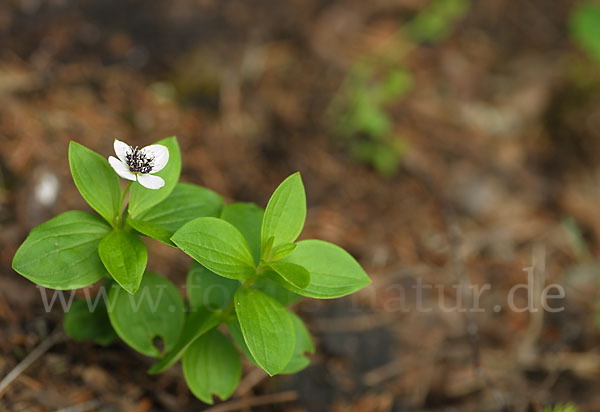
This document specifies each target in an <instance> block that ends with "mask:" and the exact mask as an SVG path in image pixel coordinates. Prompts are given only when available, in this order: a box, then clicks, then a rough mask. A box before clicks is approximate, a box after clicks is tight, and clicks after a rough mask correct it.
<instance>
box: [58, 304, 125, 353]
mask: <svg viewBox="0 0 600 412" xmlns="http://www.w3.org/2000/svg"><path fill="white" fill-rule="evenodd" d="M91 303H92V302H88V301H86V300H84V299H80V300H76V301H74V302H73V303H72V304H71V307H70V308H69V311H68V312H67V313H65V317H64V320H63V326H64V328H65V332H66V333H67V335H69V336H70V337H71V338H73V339H75V340H78V341H86V340H91V341H93V342H95V343H97V344H99V345H102V346H107V345H110V344H111V343H113V342H114V341H115V339H117V334H116V333H115V331H114V329H113V328H112V326H111V325H110V320H109V319H108V313H107V311H106V304H105V303H104V300H103V299H99V300H98V302H97V305H96V306H95V307H93V305H92V304H91Z"/></svg>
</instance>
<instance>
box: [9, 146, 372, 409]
mask: <svg viewBox="0 0 600 412" xmlns="http://www.w3.org/2000/svg"><path fill="white" fill-rule="evenodd" d="M115 151H116V153H117V157H118V158H115V157H112V156H111V157H110V158H109V161H108V162H107V161H106V159H105V158H103V157H102V156H100V155H99V154H97V153H95V152H93V151H91V150H90V149H87V148H85V147H84V146H82V145H80V144H78V143H75V142H72V143H71V145H70V147H69V164H70V168H71V173H72V175H73V179H74V181H75V184H76V186H77V188H78V189H79V192H80V193H81V195H82V196H83V198H84V199H85V200H86V201H87V202H88V204H89V205H90V206H91V207H92V208H93V209H94V210H95V211H96V212H98V214H99V215H100V216H98V215H95V214H91V213H88V212H83V211H69V212H65V213H63V214H61V215H59V216H57V217H55V218H53V219H51V220H49V221H48V222H46V223H43V224H42V225H40V226H38V227H36V228H34V229H33V230H32V231H31V233H30V234H29V236H28V237H27V239H26V240H25V241H24V243H23V244H22V245H21V247H20V248H19V249H18V250H17V252H16V254H15V256H14V259H13V268H14V269H15V270H16V271H17V272H18V273H20V274H21V275H22V276H24V277H26V278H27V279H29V280H31V281H32V282H34V283H36V284H38V285H41V286H43V287H47V288H52V289H59V290H69V289H77V288H84V287H86V286H88V285H91V284H93V283H96V282H97V281H99V280H101V279H103V284H102V286H101V287H100V288H99V292H98V294H97V295H95V296H94V297H90V296H88V294H87V293H88V292H89V290H88V289H85V290H84V291H85V292H86V297H87V298H86V299H85V300H77V301H75V302H74V303H73V305H72V306H71V308H70V310H69V311H68V312H67V313H66V316H65V320H64V326H65V330H66V332H67V333H68V334H69V335H70V336H72V337H73V338H75V339H78V340H93V341H95V342H97V343H99V344H102V345H107V344H110V343H111V342H112V341H114V339H115V338H116V337H117V336H118V337H119V338H121V339H122V340H123V341H124V342H125V343H127V344H128V345H129V346H131V347H132V348H133V349H135V350H136V351H138V352H140V353H142V354H144V355H147V356H151V357H155V358H156V362H155V363H154V365H153V366H152V367H151V368H150V370H149V372H150V373H153V374H154V373H160V372H162V371H164V370H166V369H167V368H169V367H170V366H172V365H173V364H175V363H176V362H177V361H178V360H180V359H181V360H182V363H183V371H184V376H185V379H186V382H187V384H188V386H189V388H190V390H191V391H192V392H193V393H194V394H195V395H196V396H197V397H198V398H199V399H201V400H203V401H204V402H207V403H212V402H213V394H214V395H217V396H218V397H220V398H221V399H225V398H227V397H229V396H230V395H231V394H232V393H233V391H234V389H235V387H236V386H237V384H238V382H239V379H240V375H241V361H240V356H239V354H238V351H237V349H236V347H235V346H234V343H233V342H235V344H236V345H237V346H238V348H239V349H240V350H241V351H242V352H243V354H244V355H245V356H246V357H247V358H248V359H249V360H250V361H251V362H253V363H254V364H256V365H257V366H259V367H260V368H262V369H264V370H265V371H266V372H267V373H268V374H269V375H275V374H282V373H294V372H297V371H299V370H301V369H303V368H304V367H306V366H307V365H308V363H309V360H308V358H307V357H306V354H307V353H312V352H314V350H315V348H314V345H313V343H312V341H311V338H310V335H309V333H308V331H307V329H306V326H305V325H304V324H303V322H302V321H301V320H300V318H299V317H298V316H296V315H295V314H294V313H293V312H291V311H290V310H289V309H288V308H286V306H288V305H290V304H291V303H293V302H296V301H297V300H298V299H300V298H301V297H302V296H308V297H311V298H317V299H331V298H337V297H341V296H345V295H348V294H351V293H353V292H356V291H357V290H359V289H361V288H363V287H364V286H365V285H367V284H368V283H369V282H370V280H369V278H368V276H367V275H366V273H365V272H364V270H363V269H362V268H361V266H360V265H359V264H358V263H357V262H356V260H354V258H353V257H352V256H351V255H350V254H348V253H347V252H346V251H344V250H343V249H342V248H340V247H338V246H336V245H333V244H331V243H328V242H324V241H321V240H301V241H296V240H297V238H298V236H299V235H300V232H301V231H302V228H303V226H304V221H305V218H306V199H305V192H304V186H303V183H302V179H301V177H300V174H299V173H295V174H293V175H291V176H289V177H288V178H287V179H285V180H284V181H283V182H282V183H281V185H280V186H279V187H278V188H277V189H276V190H275V192H274V193H273V195H272V196H271V199H270V200H269V202H268V204H267V207H266V209H265V210H263V209H261V208H260V207H258V206H256V205H254V204H249V203H231V204H228V205H225V204H224V203H223V199H222V198H221V196H219V195H217V194H216V193H214V192H212V191H211V190H208V189H206V188H203V187H200V186H196V185H193V184H189V183H181V182H178V180H179V175H180V171H181V154H180V150H179V146H178V143H177V140H176V139H175V138H174V137H172V138H168V139H164V140H161V141H159V142H158V143H157V144H155V145H151V146H148V147H146V148H142V149H139V150H138V149H137V148H132V147H130V146H128V145H126V144H124V143H123V142H119V141H118V140H116V141H115ZM111 166H112V168H111ZM115 172H116V173H115ZM117 174H118V175H119V176H121V177H123V178H125V179H128V180H129V182H128V184H127V186H126V187H125V189H124V190H121V184H120V181H119V179H118V176H117ZM128 194H129V197H128V199H129V200H128V203H127V204H126V201H127V195H128ZM142 236H146V237H149V238H153V239H155V240H158V241H160V242H163V243H165V244H167V245H169V246H171V247H174V248H178V249H179V250H181V251H182V252H184V253H185V254H187V255H189V256H191V257H192V258H193V259H194V260H195V262H194V263H193V264H192V266H191V268H190V270H189V273H188V277H187V303H186V302H185V301H184V299H183V297H182V296H181V295H180V293H179V291H178V289H177V287H176V286H175V285H174V284H173V283H171V282H170V281H169V280H168V279H166V278H165V277H162V276H159V275H158V274H155V273H151V272H148V271H147V270H146V264H147V261H148V253H147V250H146V246H145V244H144V243H143V242H142V240H141V237H142ZM186 306H187V307H189V308H190V310H189V311H187V310H186ZM226 330H229V333H228V334H229V335H230V337H231V338H232V339H230V338H229V337H228V336H227V335H226V334H225V333H224V332H225V331H226ZM232 340H233V342H232Z"/></svg>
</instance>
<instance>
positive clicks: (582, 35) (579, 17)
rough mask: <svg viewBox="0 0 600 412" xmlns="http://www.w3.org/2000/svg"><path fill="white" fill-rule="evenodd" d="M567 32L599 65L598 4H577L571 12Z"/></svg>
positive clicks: (599, 21)
mask: <svg viewBox="0 0 600 412" xmlns="http://www.w3.org/2000/svg"><path fill="white" fill-rule="evenodd" d="M569 31H570V33H571V37H572V38H573V39H574V40H575V42H577V44H578V45H579V46H580V47H581V48H582V49H583V50H584V51H585V52H586V53H587V54H588V55H589V56H590V57H591V58H592V59H594V60H595V61H596V62H597V63H600V3H598V2H593V1H588V2H583V3H580V4H578V5H577V6H576V7H575V8H574V9H573V11H572V12H571V15H570V19H569Z"/></svg>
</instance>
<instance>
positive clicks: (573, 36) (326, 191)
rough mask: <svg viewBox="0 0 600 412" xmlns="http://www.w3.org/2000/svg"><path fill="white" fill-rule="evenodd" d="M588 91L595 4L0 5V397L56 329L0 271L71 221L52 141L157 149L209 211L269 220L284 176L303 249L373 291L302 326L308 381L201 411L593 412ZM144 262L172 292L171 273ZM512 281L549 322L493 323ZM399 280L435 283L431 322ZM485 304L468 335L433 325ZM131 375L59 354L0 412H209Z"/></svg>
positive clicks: (121, 363)
mask: <svg viewBox="0 0 600 412" xmlns="http://www.w3.org/2000/svg"><path fill="white" fill-rule="evenodd" d="M599 92H600V4H599V3H597V2H577V1H574V0H552V1H548V0H519V1H516V0H371V1H363V0H288V1H275V0H252V1H249V0H170V1H169V0H145V1H142V0H96V1H94V0H2V1H1V2H0V148H1V150H0V225H1V230H0V376H4V375H6V374H7V373H8V372H9V371H10V370H11V369H12V368H13V367H15V365H17V364H18V362H19V361H21V360H22V359H23V358H24V357H25V356H26V355H27V354H29V353H31V351H32V350H34V348H35V347H36V346H38V345H39V344H40V342H43V341H44V339H45V338H46V337H47V336H48V335H50V334H51V333H52V331H53V330H54V329H55V328H60V327H61V326H60V321H61V318H62V311H61V310H60V308H57V310H54V311H52V312H51V313H49V314H48V313H46V312H45V311H44V306H43V302H42V299H41V296H40V291H39V290H38V289H37V288H36V287H35V285H34V284H32V283H30V282H28V281H27V280H25V279H24V278H22V277H20V276H19V275H17V274H16V273H15V272H13V271H12V269H11V261H12V256H13V254H14V252H15V251H16V249H17V247H18V245H19V244H20V243H21V242H22V241H23V240H24V238H25V236H26V235H27V233H28V232H29V230H30V229H31V228H32V227H34V226H36V225H38V224H40V223H41V222H43V221H45V220H46V219H48V218H50V217H52V216H54V215H56V214H58V213H61V212H63V211H66V210H68V209H83V210H88V206H87V205H86V204H85V203H84V201H83V199H82V198H81V197H80V195H79V193H78V192H77V190H76V188H75V185H74V184H73V181H72V179H71V177H70V173H69V166H68V161H67V149H68V143H69V141H70V140H76V141H78V142H80V143H82V144H84V145H86V146H88V147H90V148H92V149H93V150H95V151H97V152H99V153H101V154H102V155H103V156H108V155H111V154H112V151H113V150H112V143H113V139H114V138H115V137H119V138H120V139H123V140H125V141H127V142H128V143H131V144H134V145H139V146H145V145H147V144H149V143H152V142H154V141H156V140H159V139H161V138H164V137H167V136H171V135H176V136H178V138H179V143H180V145H181V147H182V151H183V156H184V158H183V172H182V179H183V180H184V181H188V182H193V183H196V184H201V185H204V186H206V187H208V188H210V189H213V190H215V191H216V192H218V193H221V194H223V195H224V196H225V197H226V198H227V199H228V200H237V201H252V202H256V203H257V204H259V205H261V206H265V204H266V201H267V200H268V197H269V195H270V194H271V192H272V191H273V190H274V188H275V187H276V186H277V185H278V184H279V182H280V181H281V180H283V178H285V177H286V176H287V175H289V174H290V173H292V172H294V171H297V170H299V171H301V173H302V176H303V179H304V182H305V185H306V188H307V197H308V207H309V209H308V219H307V226H306V228H305V231H304V233H303V235H302V236H303V237H306V238H320V239H324V240H328V241H331V242H334V243H337V244H339V245H341V246H343V247H344V248H346V249H347V250H349V251H350V252H351V253H352V254H353V255H354V256H355V257H356V258H357V259H358V260H359V261H360V262H361V264H362V265H363V266H364V267H365V268H366V270H367V272H368V273H369V274H370V276H371V277H372V279H373V284H372V285H370V286H369V287H368V288H366V289H365V290H363V291H361V292H360V293H358V294H356V295H354V296H352V297H348V298H344V299H339V300H334V301H321V302H317V301H313V300H309V299H306V300H305V301H303V302H302V303H300V304H298V305H297V307H296V309H297V312H298V313H299V314H300V316H301V317H302V318H303V319H305V320H306V321H307V323H308V325H309V328H310V330H311V332H312V334H313V336H314V339H315V342H316V344H317V353H316V354H315V355H314V356H313V362H312V364H311V366H310V367H309V368H307V369H306V370H305V371H303V372H301V373H299V374H297V375H292V376H281V377H275V378H271V379H267V378H266V377H265V376H264V374H261V373H260V372H257V371H256V370H255V369H254V368H253V367H251V365H249V364H245V365H244V376H245V377H244V378H243V381H242V385H241V387H240V389H238V392H237V393H236V395H235V396H234V399H233V400H234V401H236V402H237V401H239V402H238V403H237V404H232V403H227V404H225V407H224V408H221V409H215V410H220V411H221V412H223V411H229V410H242V411H250V410H252V411H290V412H291V411H294V412H296V411H297V412H301V411H309V412H312V411H339V412H346V411H356V412H362V411H382V412H383V411H545V412H546V411H551V410H554V411H568V410H572V409H568V407H564V408H562V409H561V408H560V406H557V407H556V408H555V409H552V408H553V406H555V405H557V404H558V405H563V406H564V405H567V404H568V403H569V402H572V403H573V404H574V405H577V408H578V409H577V410H579V411H600V339H599V338H600V333H599V332H600V329H599V328H600V299H599V297H598V286H599V282H600V266H599V264H598V260H597V258H596V256H598V253H600V190H599V188H600V163H599V162H598V158H599V157H600V93H599ZM146 243H147V244H148V246H149V248H150V249H151V251H150V256H151V259H150V261H149V267H150V269H152V270H154V271H156V272H158V273H161V274H163V275H166V276H168V277H169V278H170V279H172V280H173V281H174V282H176V283H177V284H179V285H183V284H184V279H185V274H186V271H187V268H188V265H189V263H190V262H189V259H188V258H187V257H185V256H184V255H183V254H181V253H178V252H177V251H176V250H173V249H170V248H168V247H166V246H161V245H160V244H158V242H152V241H148V242H146ZM532 261H535V263H536V265H537V266H536V268H538V269H539V270H538V271H537V272H536V273H538V277H537V278H536V279H537V280H536V281H535V282H534V283H535V284H534V285H532V286H531V288H530V292H529V293H531V295H532V296H533V298H534V300H535V299H537V297H539V295H540V294H541V290H542V288H543V286H544V282H545V283H546V284H550V283H557V284H560V285H562V286H563V287H564V288H565V291H566V292H565V296H564V298H562V299H557V300H554V301H553V306H562V307H564V308H565V310H564V311H561V312H557V313H549V312H537V313H528V312H517V311H514V310H510V309H509V308H508V307H507V296H508V295H509V291H510V289H511V288H512V287H513V286H515V285H517V284H522V283H526V282H527V274H526V272H524V271H523V269H524V268H527V267H530V266H531V265H532ZM539 273H541V275H540V274H539ZM542 275H544V276H543V277H541V276H542ZM540 279H541V280H540ZM419 282H422V283H423V284H425V285H438V287H436V288H432V289H429V290H425V292H424V299H425V302H427V303H430V306H431V308H432V310H431V311H423V310H417V308H416V306H415V301H416V296H415V289H414V288H412V286H414V285H416V284H418V283H419ZM486 284H489V285H490V286H491V289H490V290H488V291H487V292H485V293H484V294H482V297H481V301H480V307H481V308H483V309H484V311H483V312H477V313H471V312H468V311H467V312H464V311H461V310H444V309H443V307H440V302H442V303H443V304H444V305H445V306H446V307H450V308H452V307H456V305H460V303H461V296H460V293H459V291H460V290H466V289H468V287H469V286H482V285H486ZM440 285H441V286H442V287H439V286H440ZM461 288H462V289H461ZM529 297H530V296H528V291H527V290H524V289H520V290H519V291H518V293H516V298H515V299H516V302H517V304H518V305H519V306H520V307H523V306H525V305H526V304H527V299H528V298H529ZM151 362H152V361H151V360H150V359H147V358H144V357H143V356H141V355H137V354H135V353H134V352H133V351H132V350H131V349H128V348H126V347H125V346H124V345H121V344H114V345H111V346H109V347H107V348H101V347H97V346H94V345H93V344H91V343H78V342H74V341H71V340H67V341H64V342H60V343H57V344H55V345H54V346H53V347H52V348H51V349H50V350H49V351H48V352H47V353H46V354H45V355H44V356H42V357H40V358H39V359H38V360H37V361H36V362H35V363H34V364H33V365H32V366H31V367H30V368H29V369H28V370H26V371H25V372H24V373H22V374H21V375H20V376H19V377H18V378H17V379H16V380H15V381H14V382H13V383H12V384H11V385H10V386H9V387H8V388H7V390H6V391H5V392H4V394H3V395H2V397H1V398H0V410H2V411H11V412H16V411H32V412H33V411H36V412H37V411H56V410H64V411H71V412H73V411H83V410H95V411H102V412H109V411H111V412H112V411H126V412H146V411H199V410H203V409H204V408H205V407H206V406H205V405H203V404H202V403H201V402H200V401H199V400H197V399H195V398H194V397H193V395H192V394H191V393H190V392H189V391H188V389H187V388H186V385H185V382H184V380H183V377H182V373H181V371H180V369H179V367H176V368H173V369H172V370H170V371H169V372H166V373H164V374H162V375H159V376H148V375H147V374H146V372H145V371H146V369H147V368H148V366H149V365H150V364H151ZM281 393H286V394H287V395H286V396H284V397H283V398H281V397H279V398H278V397H277V396H278V394H281ZM263 396H267V398H266V399H267V401H266V402H264V403H266V405H262V406H254V407H252V408H250V406H248V405H251V404H252V403H253V402H254V401H256V399H265V398H264V397H263ZM257 397H258V398H257ZM81 404H84V407H82V408H79V409H77V408H78V406H77V405H81ZM74 405H75V406H74ZM85 405H87V407H86V406H85ZM69 408H70V409H69Z"/></svg>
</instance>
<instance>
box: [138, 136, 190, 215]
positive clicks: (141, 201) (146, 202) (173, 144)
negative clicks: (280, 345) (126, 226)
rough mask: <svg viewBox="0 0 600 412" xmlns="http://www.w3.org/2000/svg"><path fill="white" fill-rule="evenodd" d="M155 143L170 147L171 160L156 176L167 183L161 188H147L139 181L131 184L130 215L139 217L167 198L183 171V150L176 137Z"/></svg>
mask: <svg viewBox="0 0 600 412" xmlns="http://www.w3.org/2000/svg"><path fill="white" fill-rule="evenodd" d="M155 144H160V145H163V146H166V147H167V149H169V161H168V162H167V165H166V166H165V167H164V169H162V170H161V171H160V172H158V173H156V176H160V177H162V178H163V179H164V180H165V185H164V186H163V187H161V188H160V189H156V190H152V189H147V188H145V187H144V186H142V185H141V184H139V182H135V183H134V184H133V185H132V186H131V192H130V195H129V208H128V211H129V216H131V217H132V218H137V217H138V215H139V214H140V213H142V212H143V211H145V210H148V209H150V208H151V207H152V206H154V205H156V204H158V203H160V202H162V201H163V200H165V199H166V198H167V197H168V196H169V195H170V194H171V192H172V191H173V189H175V186H176V185H177V182H178V181H179V175H180V173H181V151H180V149H179V144H178V143H177V138H176V137H168V138H166V139H162V140H160V141H158V142H156V143H155Z"/></svg>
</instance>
